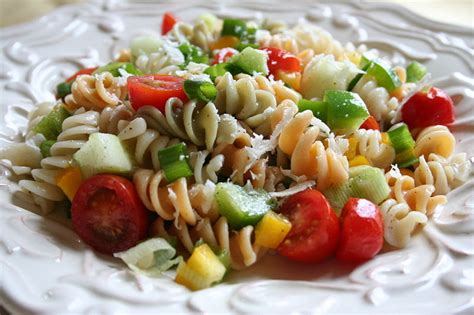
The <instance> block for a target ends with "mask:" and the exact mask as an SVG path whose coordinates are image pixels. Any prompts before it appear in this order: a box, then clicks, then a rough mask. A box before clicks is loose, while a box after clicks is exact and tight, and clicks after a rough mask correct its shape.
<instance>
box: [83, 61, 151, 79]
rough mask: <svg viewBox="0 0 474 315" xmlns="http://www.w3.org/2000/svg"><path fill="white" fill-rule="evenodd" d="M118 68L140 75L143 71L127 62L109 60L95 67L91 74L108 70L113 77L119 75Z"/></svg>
mask: <svg viewBox="0 0 474 315" xmlns="http://www.w3.org/2000/svg"><path fill="white" fill-rule="evenodd" d="M119 69H123V70H125V71H126V72H128V73H130V74H134V75H142V74H143V73H142V72H141V71H140V70H138V69H137V68H135V66H134V65H133V64H131V63H129V62H111V63H108V64H106V65H104V66H102V67H99V68H97V69H96V70H95V71H94V72H93V73H92V74H96V73H102V72H110V73H111V74H112V75H113V76H114V77H120V76H121V74H120V71H119Z"/></svg>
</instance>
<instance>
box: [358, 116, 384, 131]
mask: <svg viewBox="0 0 474 315" xmlns="http://www.w3.org/2000/svg"><path fill="white" fill-rule="evenodd" d="M359 129H367V130H369V129H372V130H379V131H380V126H379V123H378V122H377V120H375V118H374V116H369V117H368V118H367V119H366V120H365V121H364V122H363V123H362V125H360V127H359Z"/></svg>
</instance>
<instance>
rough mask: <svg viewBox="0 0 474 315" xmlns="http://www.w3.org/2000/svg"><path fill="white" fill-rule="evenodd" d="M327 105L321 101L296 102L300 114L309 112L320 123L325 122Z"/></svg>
mask: <svg viewBox="0 0 474 315" xmlns="http://www.w3.org/2000/svg"><path fill="white" fill-rule="evenodd" d="M327 107H328V106H327V103H325V102H323V101H311V100H306V99H304V98H302V99H301V100H300V101H299V102H298V109H299V111H300V112H302V111H305V110H310V111H312V112H313V115H314V116H315V117H318V118H319V119H321V120H322V121H327V115H328V114H327Z"/></svg>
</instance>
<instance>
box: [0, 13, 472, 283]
mask: <svg viewBox="0 0 474 315" xmlns="http://www.w3.org/2000/svg"><path fill="white" fill-rule="evenodd" d="M162 30H163V34H162V35H161V36H158V35H144V36H140V37H136V38H134V39H133V40H132V41H131V44H130V47H123V49H122V50H121V51H120V53H119V54H118V56H116V60H115V61H112V62H110V63H108V64H105V65H100V66H99V67H96V68H87V69H81V71H79V72H78V73H77V74H76V75H73V76H72V77H70V78H69V79H67V80H66V81H64V82H62V83H60V84H59V85H58V88H57V101H56V102H46V103H40V104H38V105H37V107H36V109H35V110H33V111H31V113H30V114H29V122H28V126H27V128H26V131H25V134H24V136H25V142H24V143H21V144H13V145H12V146H10V147H8V148H6V149H4V150H2V151H0V158H1V159H7V160H9V162H5V163H4V164H5V165H9V167H10V168H11V169H12V170H13V172H12V173H13V174H14V175H15V176H17V177H16V178H18V179H19V181H18V186H19V191H20V195H21V196H22V197H24V198H26V199H29V200H30V202H32V203H34V204H36V205H37V206H39V207H40V208H41V209H42V210H43V211H44V212H45V213H47V212H49V211H52V210H54V208H55V205H56V204H57V203H58V202H64V200H66V199H69V201H70V202H71V204H72V206H71V215H72V219H71V220H72V226H73V228H74V230H75V231H76V232H77V233H78V234H79V236H80V237H81V238H82V239H83V240H84V242H85V243H87V244H88V245H90V246H92V247H93V248H94V249H96V250H97V251H99V252H102V253H106V254H113V253H118V252H122V253H120V254H118V255H117V256H118V257H121V258H122V259H124V258H123V257H125V256H127V252H125V253H123V252H124V251H127V250H132V251H133V249H134V248H135V247H134V246H145V247H146V246H148V245H146V244H148V241H145V242H142V241H143V240H144V239H145V238H147V237H151V238H160V239H161V241H159V243H160V244H165V245H164V246H165V247H166V248H167V253H169V252H170V251H171V252H173V253H175V252H176V251H177V253H178V255H181V256H182V257H183V259H180V260H173V262H171V261H170V259H169V257H168V258H167V259H166V260H167V262H166V263H167V264H166V266H167V267H166V268H169V267H170V266H171V265H172V264H173V263H176V262H178V261H180V262H179V266H178V268H177V275H176V282H178V283H181V284H184V285H186V286H187V287H188V288H191V289H201V288H207V287H209V286H210V285H212V284H213V283H215V282H218V281H221V280H222V278H223V276H224V274H225V271H226V270H228V269H241V268H245V267H248V266H251V265H253V264H255V263H257V261H258V258H260V257H261V256H263V255H264V254H265V253H267V252H269V251H270V252H271V251H276V252H278V253H279V254H281V255H283V256H285V257H287V258H289V259H291V260H298V261H303V262H307V263H316V262H319V261H321V260H323V259H326V258H328V257H330V256H331V255H333V254H335V255H336V257H337V258H338V259H341V260H350V261H356V262H359V261H364V260H367V259H370V258H372V257H374V256H375V255H376V254H377V253H378V252H379V251H380V249H381V248H382V245H383V242H384V241H385V242H386V243H388V244H389V245H391V246H393V247H397V248H402V247H405V246H408V245H409V241H410V239H411V238H412V237H413V236H414V234H416V233H417V232H418V231H420V230H422V228H423V226H424V225H426V224H428V222H429V220H430V217H432V216H433V215H434V214H435V213H436V211H438V209H440V207H441V206H443V205H444V204H446V203H447V201H448V200H447V197H446V194H447V193H449V192H450V191H451V190H453V189H456V187H458V186H460V185H462V183H463V182H464V181H466V179H467V178H468V177H469V174H470V167H471V165H470V161H469V158H470V157H468V156H467V155H466V153H459V152H456V147H455V145H456V138H455V135H454V134H453V133H451V131H450V130H449V124H451V123H452V122H453V121H454V107H453V106H454V105H453V102H452V100H451V99H450V98H449V96H448V95H446V94H445V93H444V92H443V91H441V90H440V89H437V88H435V87H424V86H423V85H422V82H424V80H426V73H427V69H426V67H425V66H423V65H422V64H420V63H418V62H412V63H410V64H409V65H394V64H392V63H391V62H390V61H388V59H387V58H383V56H381V54H380V53H378V52H377V51H375V50H368V48H367V47H365V46H361V47H355V46H354V45H353V44H351V43H347V44H343V43H341V42H340V41H338V40H336V39H334V38H333V36H332V35H331V34H330V33H329V32H327V31H326V30H323V29H322V28H320V27H319V26H316V25H312V24H309V23H299V24H297V25H295V26H288V25H287V24H286V23H283V22H278V21H271V20H263V21H251V22H247V21H243V20H240V19H233V18H225V19H219V18H218V17H216V16H214V15H212V14H205V15H203V16H200V17H199V18H198V19H197V20H196V22H195V24H189V23H187V22H183V21H177V20H176V18H174V17H173V16H172V15H170V13H166V14H165V19H164V22H163V27H162ZM413 93H414V94H413ZM410 94H413V96H411V97H409V98H408V99H407V96H408V95H410ZM428 95H429V97H428ZM433 99H436V104H435V105H433V103H432V102H433ZM420 104H421V105H420ZM429 106H433V107H432V108H430V110H427V109H426V108H428V107H429ZM25 156H28V157H25ZM2 163H3V162H2ZM358 210H361V211H358ZM366 210H367V211H366ZM361 213H363V214H364V215H365V216H366V217H364V220H362V221H364V222H369V221H370V225H368V226H366V229H362V230H361V229H360V228H359V227H357V226H355V227H353V226H351V224H352V223H351V220H352V219H353V218H354V216H358V215H359V216H360V215H361ZM338 216H339V217H340V219H339V218H338ZM348 233H349V234H348ZM358 233H364V235H363V236H364V237H367V239H368V241H367V242H369V243H368V245H367V244H365V245H364V246H363V247H360V244H359V245H357V244H354V242H352V243H351V238H352V240H354V239H358V238H357V235H358ZM359 236H360V235H359ZM364 239H365V238H364ZM140 242H141V243H140ZM321 242H322V243H321ZM137 244H138V245H137ZM171 245H173V246H171ZM366 245H367V246H366ZM357 246H359V247H357ZM175 249H176V250H175ZM160 258H161V256H160V250H156V249H154V250H150V252H148V253H147V254H146V255H144V256H143V257H139V262H138V263H136V264H135V265H136V266H135V265H134V266H133V267H134V268H132V269H134V270H135V271H140V270H144V269H147V268H148V267H146V266H149V265H150V264H153V263H156V264H159V263H160ZM124 260H125V259H124ZM161 263H163V262H161ZM127 264H129V262H128V261H127ZM156 267H158V266H156ZM166 268H165V269H166Z"/></svg>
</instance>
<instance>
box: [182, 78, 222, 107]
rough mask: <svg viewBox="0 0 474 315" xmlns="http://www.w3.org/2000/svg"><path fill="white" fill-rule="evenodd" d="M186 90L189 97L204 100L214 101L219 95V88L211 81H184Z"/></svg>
mask: <svg viewBox="0 0 474 315" xmlns="http://www.w3.org/2000/svg"><path fill="white" fill-rule="evenodd" d="M184 92H186V95H187V96H188V97H189V99H197V100H199V101H203V102H211V101H214V99H215V98H216V95H217V89H216V87H215V86H214V84H212V83H211V82H208V81H194V80H186V81H184Z"/></svg>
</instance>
